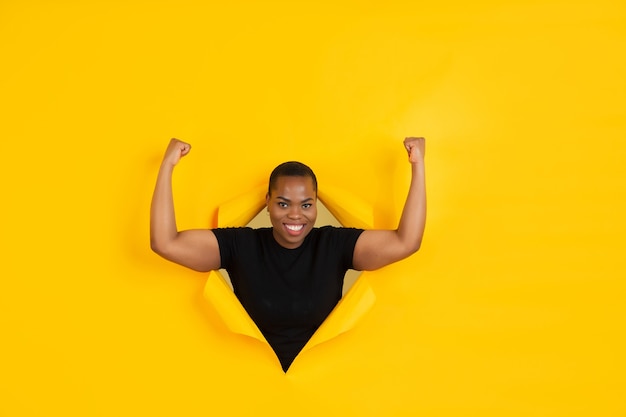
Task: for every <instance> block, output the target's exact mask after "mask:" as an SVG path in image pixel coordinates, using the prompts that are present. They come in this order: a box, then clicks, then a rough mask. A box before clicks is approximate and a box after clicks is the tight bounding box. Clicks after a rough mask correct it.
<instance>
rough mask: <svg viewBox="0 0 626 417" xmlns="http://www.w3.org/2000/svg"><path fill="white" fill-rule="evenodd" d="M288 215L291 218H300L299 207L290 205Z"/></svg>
mask: <svg viewBox="0 0 626 417" xmlns="http://www.w3.org/2000/svg"><path fill="white" fill-rule="evenodd" d="M288 216H289V218H291V219H299V218H300V208H299V207H292V208H291V209H290V210H289V214H288Z"/></svg>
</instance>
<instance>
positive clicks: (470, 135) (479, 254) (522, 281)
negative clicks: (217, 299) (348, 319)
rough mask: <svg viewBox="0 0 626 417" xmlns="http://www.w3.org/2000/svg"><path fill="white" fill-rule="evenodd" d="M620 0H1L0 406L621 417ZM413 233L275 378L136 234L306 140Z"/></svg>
mask: <svg viewBox="0 0 626 417" xmlns="http://www.w3.org/2000/svg"><path fill="white" fill-rule="evenodd" d="M625 28H626V6H625V5H624V3H623V2H620V1H606V0H593V1H591V0H581V1H574V2H570V1H567V2H566V1H558V0H557V1H547V2H542V1H528V2H522V1H513V2H506V1H502V2H498V1H479V2H465V1H457V2H454V1H443V2H408V1H407V2H399V1H386V2H380V3H379V2H371V3H364V2H361V1H333V2H331V1H328V2H287V1H285V2H280V1H272V2H252V1H244V2H228V3H227V2H224V3H218V2H189V1H165V0H163V1H155V2H148V1H144V2H139V1H134V2H124V1H90V2H78V1H70V0H67V1H49V2H45V1H10V0H3V1H2V2H1V3H0V57H1V58H0V59H1V60H2V62H1V63H2V65H1V66H0V100H1V103H2V104H1V108H0V119H1V120H0V121H1V123H0V129H1V131H2V143H3V146H2V149H3V151H2V157H1V161H2V163H0V178H1V181H2V189H1V192H2V204H1V214H2V222H3V225H2V239H1V245H2V246H1V252H0V254H1V256H2V262H1V265H2V266H1V267H0V268H1V269H0V271H1V272H0V274H1V276H2V281H1V282H2V287H1V290H0V309H1V311H0V326H1V334H2V343H1V344H0V346H1V347H0V349H1V356H0V415H2V416H31V415H37V416H43V415H46V416H53V415H54V416H57V415H58V416H67V415H81V416H100V415H101V416H112V415H129V416H137V415H164V416H171V415H185V416H191V415H234V416H248V415H253V413H258V412H263V413H268V414H270V413H271V414H272V415H300V416H320V415H372V416H383V415H384V416H413V415H421V416H550V417H554V416H607V417H608V416H624V415H626V400H625V399H624V398H625V395H624V394H625V392H626V376H625V375H626V360H625V359H624V352H625V351H626V343H625V340H624V330H625V325H626V303H625V302H624V300H625V295H626V291H625V290H626V284H625V282H624V277H625V276H626V262H625V256H624V252H625V249H626V245H625V244H624V236H625V234H626V220H624V216H625V214H626V181H625V179H626V168H625V167H624V161H625V157H626V144H625V140H626V106H625V97H626V77H625V75H624V74H626V46H625V45H626V29H625ZM408 135H414V136H425V137H427V153H426V156H427V176H428V179H427V182H428V198H429V218H428V225H427V232H426V235H425V240H424V245H423V247H422V250H421V251H420V252H419V253H418V254H416V255H414V256H413V257H412V258H410V259H408V260H405V261H403V262H401V263H399V264H396V265H393V266H390V267H388V268H385V269H383V270H381V271H379V272H376V273H373V274H370V275H369V280H370V281H371V284H372V286H373V288H374V291H375V292H376V296H377V301H376V304H375V306H374V307H373V309H372V310H371V311H370V312H369V314H368V315H367V316H366V317H365V318H364V319H363V320H362V321H361V322H360V323H359V325H358V326H357V327H356V328H355V329H353V330H351V331H350V332H348V333H345V334H343V335H341V336H339V337H338V338H336V339H334V340H332V341H331V342H328V343H325V344H322V345H320V346H317V347H315V348H313V349H311V350H310V351H308V352H306V354H304V355H303V356H302V357H300V358H298V359H297V360H296V362H294V365H293V367H292V369H291V370H290V372H289V374H287V375H285V374H283V373H282V372H281V370H280V368H279V366H278V365H277V362H276V360H275V358H274V356H273V354H272V352H271V351H269V350H268V349H266V348H265V346H263V345H262V344H260V343H258V342H257V341H254V340H252V339H249V338H246V337H244V336H237V335H234V334H231V333H229V332H228V331H226V330H225V328H224V326H223V325H222V324H221V322H220V321H219V320H218V319H217V317H216V315H215V312H213V311H211V310H210V309H208V308H207V305H206V302H205V301H204V299H203V298H202V289H203V285H204V281H205V279H206V275H204V274H199V273H195V272H192V271H188V270H185V269H183V268H181V267H178V266H176V265H173V264H169V263H167V262H166V261H164V260H162V259H160V258H158V257H157V256H156V255H154V254H153V253H151V251H150V250H149V242H148V214H149V202H150V196H151V193H152V188H153V185H154V180H155V177H156V172H157V169H158V166H159V162H160V158H161V156H162V153H163V151H164V149H165V146H166V145H167V141H168V140H169V138H170V137H174V136H175V137H179V138H181V139H183V140H186V141H189V142H190V143H191V144H192V146H193V149H192V152H191V154H190V155H189V156H188V157H186V159H185V160H184V161H183V163H181V165H180V166H179V167H178V168H177V171H176V174H175V180H174V183H175V184H174V186H175V199H176V206H177V215H178V221H179V226H180V227H182V228H189V227H209V226H210V225H211V224H212V222H213V221H214V219H215V209H216V208H217V207H218V206H219V205H220V204H222V203H223V202H225V201H227V200H228V199H230V198H233V197H235V196H237V195H239V194H241V193H242V192H245V191H246V190H248V189H249V188H251V187H254V186H257V185H258V184H261V183H263V182H265V181H266V177H267V175H268V173H269V170H270V169H271V168H273V166H275V165H276V164H277V163H279V162H282V161H283V160H286V159H298V160H302V161H303V162H306V163H308V164H309V165H311V166H312V167H313V168H314V169H315V170H316V172H317V173H318V177H319V181H320V187H323V184H332V185H333V186H337V187H340V188H344V189H349V190H350V191H351V192H352V193H354V194H355V195H358V196H359V197H361V198H362V199H364V200H365V201H366V202H367V203H368V204H371V206H372V208H373V210H374V212H375V218H376V219H377V223H378V224H377V226H378V227H391V226H394V225H395V222H396V221H397V216H398V213H399V210H400V207H401V203H402V201H403V198H404V193H405V190H406V186H407V183H408V175H409V169H408V164H407V163H406V155H405V152H404V150H403V148H402V145H401V141H402V139H403V137H404V136H408Z"/></svg>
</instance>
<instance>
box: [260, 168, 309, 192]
mask: <svg viewBox="0 0 626 417" xmlns="http://www.w3.org/2000/svg"><path fill="white" fill-rule="evenodd" d="M279 177H309V178H311V180H313V191H315V194H317V177H315V173H314V172H313V170H312V169H311V168H309V167H308V166H306V165H305V164H303V163H302V162H297V161H289V162H283V163H282V164H280V165H278V166H277V167H276V168H274V170H273V171H272V173H271V174H270V184H269V187H268V188H267V193H268V195H270V194H272V189H273V188H276V181H277V180H278V178H279Z"/></svg>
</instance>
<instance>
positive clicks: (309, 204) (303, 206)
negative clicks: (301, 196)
mask: <svg viewBox="0 0 626 417" xmlns="http://www.w3.org/2000/svg"><path fill="white" fill-rule="evenodd" d="M311 206H312V204H311V203H306V204H303V205H302V208H305V209H308V208H309V207H311Z"/></svg>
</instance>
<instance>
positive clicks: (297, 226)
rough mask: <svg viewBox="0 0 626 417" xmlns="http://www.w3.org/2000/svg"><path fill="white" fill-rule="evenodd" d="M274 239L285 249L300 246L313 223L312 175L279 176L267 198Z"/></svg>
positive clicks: (314, 201) (313, 193)
mask: <svg viewBox="0 0 626 417" xmlns="http://www.w3.org/2000/svg"><path fill="white" fill-rule="evenodd" d="M266 203H267V211H268V212H269V215H270V221H271V222H272V231H273V234H274V239H276V242H278V244H279V245H281V246H282V247H285V248H287V249H295V248H297V247H299V246H300V245H301V244H302V242H303V241H304V238H305V237H306V236H307V235H308V234H309V232H310V231H311V229H313V226H314V225H315V219H316V218H317V193H316V192H315V188H314V186H313V179H312V178H311V177H299V176H298V177H295V176H282V177H278V178H277V179H276V183H275V186H274V187H273V188H272V189H271V190H270V193H269V194H268V195H267V197H266Z"/></svg>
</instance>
